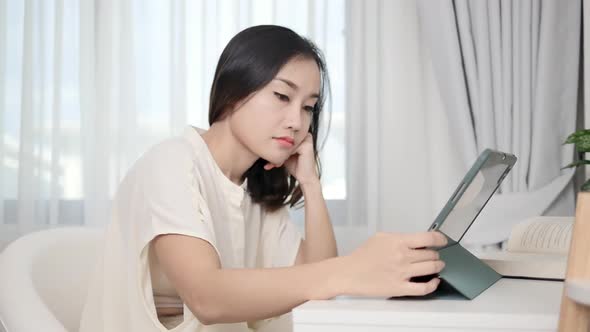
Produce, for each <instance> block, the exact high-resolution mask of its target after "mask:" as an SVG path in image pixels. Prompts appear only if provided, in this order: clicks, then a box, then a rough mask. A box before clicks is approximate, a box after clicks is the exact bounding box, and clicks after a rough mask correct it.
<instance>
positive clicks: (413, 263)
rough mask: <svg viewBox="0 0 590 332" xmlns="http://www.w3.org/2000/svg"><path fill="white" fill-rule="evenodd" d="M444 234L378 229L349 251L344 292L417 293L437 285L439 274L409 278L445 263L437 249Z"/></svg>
mask: <svg viewBox="0 0 590 332" xmlns="http://www.w3.org/2000/svg"><path fill="white" fill-rule="evenodd" d="M446 244H447V239H446V237H445V236H444V235H443V234H442V233H439V232H422V233H413V234H398V233H377V234H376V235H374V236H373V237H371V238H370V239H369V240H367V242H365V243H364V244H363V245H362V246H361V247H359V248H358V249H356V250H355V251H354V252H353V253H352V254H350V255H349V256H348V257H347V259H348V260H349V264H346V266H347V268H348V271H346V272H345V275H346V276H347V278H346V279H347V283H346V284H347V286H346V287H345V288H346V289H347V291H346V293H347V294H350V295H362V296H386V297H391V296H408V295H409V296H419V295H426V294H429V293H431V292H433V291H434V290H436V288H437V287H438V284H439V283H440V279H439V278H433V279H432V280H430V281H428V282H425V283H422V282H412V281H410V279H411V278H412V277H417V276H425V275H431V274H437V273H439V272H440V271H441V270H442V269H443V268H444V266H445V264H444V262H443V261H441V260H440V257H439V254H438V252H437V251H435V250H432V249H424V248H428V247H442V246H445V245H446Z"/></svg>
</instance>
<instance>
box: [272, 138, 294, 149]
mask: <svg viewBox="0 0 590 332" xmlns="http://www.w3.org/2000/svg"><path fill="white" fill-rule="evenodd" d="M275 139H276V140H277V141H279V143H280V144H281V145H283V146H288V147H291V146H293V145H295V140H294V139H293V138H291V137H288V136H283V137H275Z"/></svg>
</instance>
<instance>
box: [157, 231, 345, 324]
mask: <svg viewBox="0 0 590 332" xmlns="http://www.w3.org/2000/svg"><path fill="white" fill-rule="evenodd" d="M153 246H154V249H155V253H156V255H157V256H158V259H159V261H160V262H161V266H162V268H163V270H164V272H165V273H166V275H167V276H168V278H169V279H170V281H171V282H172V284H173V285H175V288H176V290H177V291H178V293H179V295H180V297H181V298H182V299H183V301H184V302H185V303H186V305H187V306H188V307H189V308H190V310H191V311H192V312H193V314H195V316H196V317H198V319H199V321H201V322H202V323H203V324H217V323H232V322H241V321H251V320H259V319H264V318H269V317H273V316H278V315H281V314H284V313H286V312H289V311H291V310H292V309H293V308H294V307H296V306H298V305H300V304H302V303H304V302H305V301H308V300H311V299H328V298H331V297H334V296H336V295H338V294H339V293H340V292H341V291H342V289H343V285H341V284H339V281H338V280H339V279H340V276H338V273H339V271H341V270H342V269H343V268H344V265H345V262H344V261H345V258H342V257H339V258H333V259H330V260H325V261H322V262H319V263H314V264H305V265H300V266H296V267H288V268H270V269H221V266H220V262H219V259H218V257H217V254H216V252H215V249H213V247H212V246H211V245H210V244H209V243H208V242H206V241H204V240H201V239H198V238H194V237H190V236H184V235H177V234H167V235H160V236H158V237H157V238H156V239H155V240H154V242H153ZM195 257H198V259H195Z"/></svg>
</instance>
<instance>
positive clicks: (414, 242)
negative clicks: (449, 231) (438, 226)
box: [405, 232, 447, 249]
mask: <svg viewBox="0 0 590 332" xmlns="http://www.w3.org/2000/svg"><path fill="white" fill-rule="evenodd" d="M405 242H406V244H407V245H408V247H410V248H412V249H416V248H424V247H444V246H445V245H447V238H446V236H444V235H443V234H442V233H440V232H422V233H415V234H407V235H406V236H405Z"/></svg>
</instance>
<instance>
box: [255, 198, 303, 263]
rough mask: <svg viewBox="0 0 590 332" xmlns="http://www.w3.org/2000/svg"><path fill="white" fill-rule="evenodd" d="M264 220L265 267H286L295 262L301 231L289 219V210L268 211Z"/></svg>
mask: <svg viewBox="0 0 590 332" xmlns="http://www.w3.org/2000/svg"><path fill="white" fill-rule="evenodd" d="M263 222H264V228H265V230H264V232H263V234H264V237H263V239H262V241H264V242H265V245H264V248H265V249H264V250H265V251H266V252H265V253H264V255H265V257H266V258H267V259H265V261H266V263H265V265H267V266H265V267H286V266H292V265H294V264H295V259H296V258H297V253H298V251H299V246H300V245H301V240H302V239H303V238H302V236H301V233H300V232H299V230H298V229H297V227H296V226H295V224H294V223H293V222H292V221H291V218H290V216H289V210H288V209H287V207H283V208H281V209H280V210H278V211H276V212H272V213H268V214H267V215H266V217H265V220H264V221H263Z"/></svg>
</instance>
